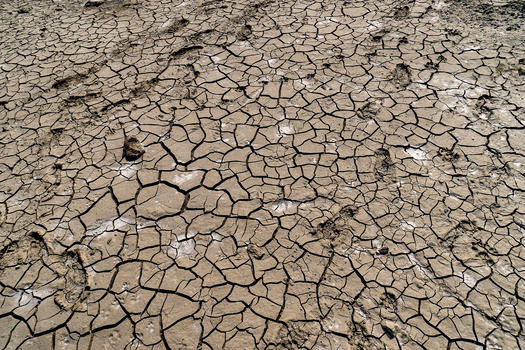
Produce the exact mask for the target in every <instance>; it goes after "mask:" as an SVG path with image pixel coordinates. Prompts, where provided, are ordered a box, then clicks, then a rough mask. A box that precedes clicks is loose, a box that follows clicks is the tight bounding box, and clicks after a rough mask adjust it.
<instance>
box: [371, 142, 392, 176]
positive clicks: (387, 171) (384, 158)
mask: <svg viewBox="0 0 525 350" xmlns="http://www.w3.org/2000/svg"><path fill="white" fill-rule="evenodd" d="M374 173H375V175H376V178H377V179H378V180H383V181H386V182H391V181H392V180H393V179H394V178H395V169H394V162H393V161H392V158H390V152H389V151H388V150H387V149H386V148H379V149H378V150H377V151H375V164H374Z"/></svg>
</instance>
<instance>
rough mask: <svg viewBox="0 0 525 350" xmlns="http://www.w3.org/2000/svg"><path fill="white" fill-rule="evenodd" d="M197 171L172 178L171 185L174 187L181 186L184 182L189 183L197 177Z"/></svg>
mask: <svg viewBox="0 0 525 350" xmlns="http://www.w3.org/2000/svg"><path fill="white" fill-rule="evenodd" d="M199 174H200V172H199V171H190V172H187V173H184V174H178V175H175V176H173V183H174V184H176V185H182V184H184V183H186V182H189V181H191V180H193V179H195V178H196V177H197V176H199Z"/></svg>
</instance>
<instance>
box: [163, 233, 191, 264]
mask: <svg viewBox="0 0 525 350" xmlns="http://www.w3.org/2000/svg"><path fill="white" fill-rule="evenodd" d="M194 251H195V240H194V239H192V238H190V239H188V238H186V236H185V235H180V236H177V238H176V239H172V240H171V241H170V245H169V247H168V255H169V256H171V257H174V258H175V259H182V258H185V257H187V256H189V255H191V254H192V253H193V252H194Z"/></svg>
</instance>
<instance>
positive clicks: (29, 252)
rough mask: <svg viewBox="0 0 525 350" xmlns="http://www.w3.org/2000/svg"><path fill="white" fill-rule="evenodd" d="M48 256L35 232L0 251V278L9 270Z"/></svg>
mask: <svg viewBox="0 0 525 350" xmlns="http://www.w3.org/2000/svg"><path fill="white" fill-rule="evenodd" d="M45 255H48V251H47V247H46V244H45V242H44V239H43V238H42V237H40V235H39V234H38V233H36V232H33V233H31V234H30V235H29V236H25V237H23V238H21V239H20V240H18V241H14V242H11V243H9V244H8V245H7V246H5V247H4V248H3V249H2V250H1V251H0V278H1V276H2V274H3V272H5V270H7V269H9V268H13V267H15V268H18V267H20V266H21V265H27V264H31V263H34V262H36V261H38V260H40V259H41V258H42V257H43V256H45Z"/></svg>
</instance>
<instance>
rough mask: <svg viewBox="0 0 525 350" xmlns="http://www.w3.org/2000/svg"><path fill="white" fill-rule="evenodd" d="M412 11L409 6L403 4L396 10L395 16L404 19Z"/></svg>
mask: <svg viewBox="0 0 525 350" xmlns="http://www.w3.org/2000/svg"><path fill="white" fill-rule="evenodd" d="M409 13H410V8H409V7H408V6H401V7H398V8H396V9H395V10H394V15H393V17H394V18H395V19H403V18H406V17H408V14H409Z"/></svg>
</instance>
